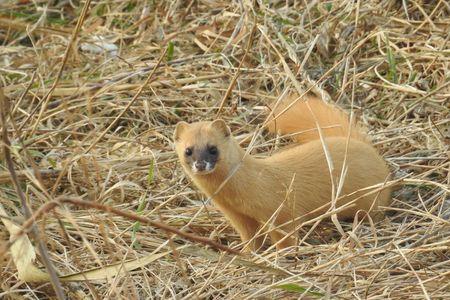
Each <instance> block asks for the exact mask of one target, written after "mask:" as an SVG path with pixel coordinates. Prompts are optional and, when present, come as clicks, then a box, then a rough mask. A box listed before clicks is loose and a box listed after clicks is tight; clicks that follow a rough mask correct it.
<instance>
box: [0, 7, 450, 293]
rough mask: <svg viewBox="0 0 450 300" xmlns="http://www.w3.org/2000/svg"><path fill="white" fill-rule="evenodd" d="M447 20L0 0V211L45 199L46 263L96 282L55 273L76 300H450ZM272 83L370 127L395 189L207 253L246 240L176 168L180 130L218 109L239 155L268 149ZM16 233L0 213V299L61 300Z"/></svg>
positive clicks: (370, 11) (444, 16)
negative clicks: (282, 238) (244, 248)
mask: <svg viewBox="0 0 450 300" xmlns="http://www.w3.org/2000/svg"><path fill="white" fill-rule="evenodd" d="M449 28H450V5H449V3H448V2H447V1H385V0H383V1H345V0H338V1H262V0H261V1H234V2H231V1H230V3H228V2H226V1H209V0H208V1H202V0H198V1H196V0H192V1H181V0H173V1H143V0H135V1H133V0H131V1H121V0H119V1H57V0H54V1H42V0H37V1H29V0H20V1H4V2H3V3H2V4H0V42H1V44H2V47H0V67H1V74H0V75H1V77H0V79H1V86H3V92H4V94H5V96H6V98H5V102H4V103H3V105H2V106H1V107H0V108H1V112H2V114H3V115H4V116H5V117H4V118H3V122H2V124H1V125H0V127H2V129H3V128H5V129H6V130H7V133H8V134H7V135H6V137H7V138H5V135H4V134H2V137H3V143H2V146H3V145H5V144H4V142H5V141H6V140H8V141H10V143H11V147H6V148H7V149H9V150H6V149H5V147H2V150H1V152H0V158H1V160H0V204H1V205H2V207H3V208H4V211H3V213H2V215H4V214H7V215H8V216H10V217H11V218H12V219H11V220H12V221H13V223H15V224H18V225H21V224H23V222H24V221H25V220H26V214H24V212H23V206H24V203H27V204H26V205H25V206H27V207H29V208H30V209H31V210H32V211H36V210H38V209H39V208H42V207H44V208H43V210H42V214H41V215H40V216H39V217H38V221H37V229H38V231H40V232H41V238H40V241H41V244H43V245H45V247H46V250H45V252H46V253H47V255H48V256H49V259H50V261H51V263H52V265H53V267H54V268H55V269H56V271H57V273H58V274H60V275H61V276H62V275H67V274H73V273H81V275H80V276H85V277H84V279H89V280H84V281H83V280H82V281H73V282H70V283H67V282H64V283H62V290H60V291H62V292H63V293H64V294H65V295H68V296H69V297H70V298H73V299H82V298H85V297H92V298H114V299H129V298H136V299H137V298H139V299H153V298H154V299H159V298H164V299H165V298H176V299H191V298H199V299H222V298H225V299H232V298H237V299H250V298H251V299H254V298H258V299H265V298H275V299H277V298H282V297H283V298H295V299H297V298H299V297H300V298H301V297H303V298H305V299H314V298H329V299H340V298H343V299H350V298H364V299H387V298H390V299H417V298H418V299H448V298H449V297H450V259H449V258H450V257H449V254H450V252H449V250H450V242H449V240H450V221H449V216H450V205H449V202H450V200H449V191H450V188H449V184H450V172H449V169H450V163H449V144H450V134H449V128H450V113H449V111H450V100H449V99H450V72H449V64H450V50H449V49H450V42H449V39H450V35H449ZM284 91H298V92H310V93H315V94H316V95H319V96H320V97H322V98H323V99H324V100H326V101H328V102H333V103H336V104H337V105H338V106H340V107H342V108H343V109H345V110H346V111H348V112H352V113H353V114H354V115H355V116H356V117H357V118H358V119H359V120H360V121H361V122H362V123H363V124H364V125H365V126H367V127H368V128H369V133H370V136H371V137H372V138H373V142H374V144H375V145H376V147H377V149H378V150H379V151H380V153H381V154H382V155H383V157H384V158H385V159H386V161H387V162H388V164H389V166H390V168H391V170H392V173H393V180H394V181H396V182H397V183H398V185H397V189H396V191H395V193H394V201H393V204H392V207H386V208H385V210H386V214H387V217H386V218H385V219H384V220H382V221H380V222H377V223H375V224H365V223H364V224H359V223H357V222H356V223H348V222H347V223H346V222H343V223H342V226H343V229H344V231H345V235H341V234H339V232H338V231H337V230H336V228H335V227H334V225H333V224H332V223H329V222H323V223H322V224H320V225H319V226H318V227H316V228H314V230H310V229H311V225H309V226H305V227H304V228H302V230H301V231H302V232H301V235H300V236H299V237H300V238H302V243H301V244H300V245H299V247H298V248H297V249H292V250H290V251H286V252H276V251H275V250H273V249H269V250H267V251H265V252H260V253H253V254H247V255H241V256H239V257H236V256H235V255H234V254H232V253H228V252H226V251H222V250H219V249H217V248H216V247H215V246H211V245H209V246H208V245H205V243H204V240H199V239H198V238H197V237H203V238H207V239H209V240H211V241H214V242H215V243H220V244H222V245H225V246H226V247H227V248H228V249H229V248H232V249H235V250H238V251H239V250H240V249H241V248H240V246H239V238H238V236H237V234H236V232H235V231H234V230H233V228H231V227H230V226H229V225H228V223H227V222H226V220H225V219H224V217H223V215H222V214H221V213H220V212H218V211H217V210H216V209H215V208H214V206H213V205H212V203H211V202H210V200H209V199H207V198H205V197H204V196H203V195H202V194H201V193H199V192H198V191H197V189H196V188H195V187H194V186H193V185H191V183H190V181H189V180H188V178H187V177H186V176H185V174H184V173H183V171H182V169H181V166H180V165H179V163H178V162H177V158H176V155H175V152H174V150H173V143H172V133H173V129H174V126H175V124H176V123H177V122H179V121H181V120H183V121H188V122H190V121H199V120H212V119H214V118H216V116H220V117H221V118H223V119H224V120H226V122H227V123H228V124H230V127H231V128H232V131H233V134H234V135H235V136H236V137H237V138H238V139H240V140H242V141H243V143H242V145H243V146H244V147H249V146H250V140H251V137H252V136H253V134H254V133H255V132H257V134H256V135H255V139H254V141H253V143H252V144H251V147H253V150H252V151H253V153H258V154H260V155H266V154H267V153H270V152H272V151H273V150H274V148H277V147H282V146H283V145H280V144H279V140H278V139H275V137H274V136H271V135H269V134H268V133H267V132H265V131H264V130H259V129H258V125H260V124H261V123H262V121H263V120H264V117H265V115H264V114H265V111H266V109H265V107H266V106H267V105H268V104H270V103H271V102H272V101H274V100H276V99H277V97H278V96H280V95H281V94H282V93H283V92H284ZM245 138H247V139H245ZM7 152H10V153H11V156H12V157H11V158H8V155H7V154H8V153H7ZM8 161H9V162H13V164H14V169H15V170H16V173H17V174H16V177H17V180H16V184H14V176H13V175H11V170H10V169H8V164H7V162H8ZM17 188H18V189H20V190H21V191H22V192H23V193H24V197H25V198H24V199H21V198H20V195H19V194H18V192H17ZM67 199H69V200H70V199H75V200H84V201H87V202H89V203H97V204H101V205H104V206H103V207H96V208H91V209H89V208H87V207H85V206H80V205H79V203H78V204H76V203H75V204H74V203H72V204H71V203H69V202H67V201H66V200H67ZM52 201H53V202H52ZM64 201H66V202H65V203H63V202H64ZM49 203H57V204H58V205H56V206H54V207H50V206H49V205H51V204H49ZM100 208H103V209H107V208H115V209H117V210H119V211H124V212H131V213H133V215H131V216H129V215H128V216H124V215H117V214H111V213H107V212H105V211H104V210H100ZM136 216H138V217H139V216H141V217H144V219H143V220H141V222H137V220H138V219H137V218H136ZM3 220H6V219H5V218H4V219H3ZM145 220H150V221H154V222H159V223H163V224H167V225H170V226H172V227H173V228H176V229H179V230H182V231H184V232H189V233H191V234H192V235H194V236H195V238H194V239H189V238H187V237H182V236H180V235H177V234H175V235H173V234H170V233H168V232H167V231H165V230H162V229H161V228H159V227H158V224H159V223H158V224H153V223H152V224H153V225H152V224H148V223H145V222H144V221H145ZM8 228H9V227H8ZM19 228H20V227H19ZM28 228H29V227H28ZM28 233H29V234H28V236H29V237H30V239H31V241H32V242H33V245H34V246H30V249H31V250H32V251H33V252H34V251H35V250H36V251H38V252H39V247H38V244H39V243H38V242H37V241H36V240H35V239H33V236H34V234H33V232H32V231H31V232H29V231H28ZM9 238H10V233H9V231H8V230H7V228H6V225H4V223H0V243H1V247H0V278H2V279H3V280H0V298H3V297H6V298H7V299H8V298H9V299H24V298H27V299H45V298H52V297H55V292H54V289H53V288H52V285H51V283H49V280H48V279H47V280H44V282H38V283H36V282H32V281H33V280H30V278H27V277H26V276H27V272H25V277H23V276H24V275H23V274H22V275H21V273H20V272H18V271H17V268H16V263H17V261H15V260H14V258H13V257H14V255H13V249H14V248H13V247H11V244H8V243H7V241H8V239H9ZM24 256H25V255H23V254H20V255H18V257H20V258H23V257H24ZM20 258H19V259H20ZM137 258H142V260H138V261H136V262H137V266H135V267H134V268H128V269H127V268H126V267H125V266H122V267H123V268H125V269H127V270H128V271H127V272H121V273H119V274H118V275H117V276H113V275H114V274H116V273H117V271H114V270H112V269H111V268H109V269H108V268H107V267H108V266H111V265H113V264H115V263H119V265H120V263H122V262H125V261H128V260H131V261H133V260H136V259H137ZM144 258H146V259H147V261H144V260H143V259H144ZM44 263H45V258H43V256H42V255H38V259H37V260H36V261H34V262H32V264H33V265H34V266H36V267H37V268H39V269H41V270H43V271H45V268H44ZM127 266H128V265H127ZM92 268H99V270H100V273H101V274H100V275H98V276H99V278H94V279H92V277H89V278H87V277H88V276H91V275H90V274H91V273H86V272H85V271H87V270H90V269H92ZM102 270H103V271H102ZM102 272H103V273H102ZM106 273H107V274H109V275H110V276H109V277H108V278H105V276H106V275H105V274H106ZM30 276H31V275H30ZM82 279H83V278H82ZM50 281H53V282H54V279H53V280H50ZM57 290H58V288H57Z"/></svg>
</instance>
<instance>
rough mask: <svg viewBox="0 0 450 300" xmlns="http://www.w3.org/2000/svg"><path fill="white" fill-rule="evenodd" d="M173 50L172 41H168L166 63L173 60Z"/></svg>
mask: <svg viewBox="0 0 450 300" xmlns="http://www.w3.org/2000/svg"><path fill="white" fill-rule="evenodd" d="M173 50H174V44H173V42H172V41H170V42H169V45H168V46H167V61H171V60H172V59H173Z"/></svg>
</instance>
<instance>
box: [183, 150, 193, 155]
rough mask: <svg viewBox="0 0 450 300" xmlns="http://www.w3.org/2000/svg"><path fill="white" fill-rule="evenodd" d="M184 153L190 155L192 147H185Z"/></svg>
mask: <svg viewBox="0 0 450 300" xmlns="http://www.w3.org/2000/svg"><path fill="white" fill-rule="evenodd" d="M184 154H186V156H191V155H192V149H191V148H186V150H184Z"/></svg>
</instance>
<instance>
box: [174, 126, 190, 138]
mask: <svg viewBox="0 0 450 300" xmlns="http://www.w3.org/2000/svg"><path fill="white" fill-rule="evenodd" d="M188 127H189V124H188V123H186V122H184V121H181V122H178V124H177V126H176V127H175V131H174V133H173V139H174V141H175V142H177V141H178V140H179V139H180V135H181V134H182V133H183V131H185V130H186V129H187V128H188Z"/></svg>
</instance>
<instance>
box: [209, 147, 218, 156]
mask: <svg viewBox="0 0 450 300" xmlns="http://www.w3.org/2000/svg"><path fill="white" fill-rule="evenodd" d="M208 152H209V154H211V155H217V147H216V146H211V147H209V148H208Z"/></svg>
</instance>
